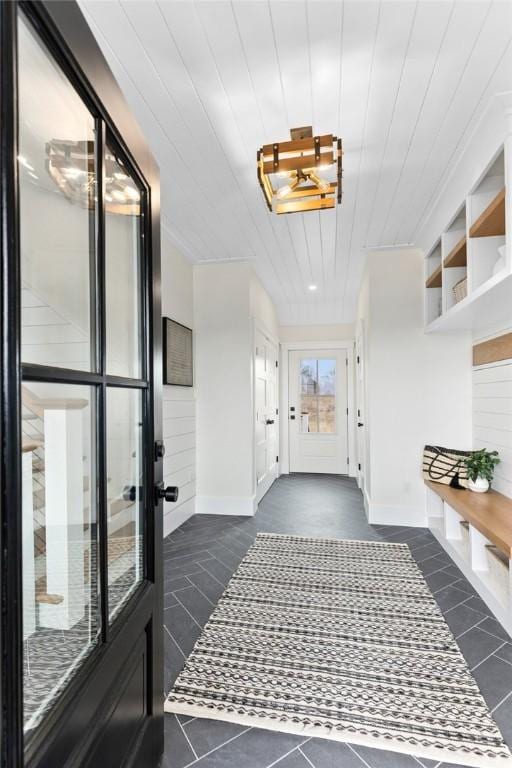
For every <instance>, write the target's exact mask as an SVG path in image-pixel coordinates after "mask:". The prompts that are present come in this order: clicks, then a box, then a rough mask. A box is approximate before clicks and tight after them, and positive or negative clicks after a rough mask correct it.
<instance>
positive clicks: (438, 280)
mask: <svg viewBox="0 0 512 768" xmlns="http://www.w3.org/2000/svg"><path fill="white" fill-rule="evenodd" d="M442 284H443V268H442V266H441V264H440V265H439V266H438V267H437V269H434V271H433V272H432V274H431V275H430V277H429V278H428V280H427V282H426V283H425V285H426V286H427V288H441V286H442Z"/></svg>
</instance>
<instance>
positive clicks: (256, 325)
mask: <svg viewBox="0 0 512 768" xmlns="http://www.w3.org/2000/svg"><path fill="white" fill-rule="evenodd" d="M257 330H258V331H259V332H260V333H262V334H263V335H264V336H266V337H267V339H268V340H269V341H271V342H272V344H274V345H275V347H276V350H277V362H278V366H277V373H276V394H277V404H278V410H279V413H278V414H277V415H276V421H277V429H276V441H277V444H276V450H277V455H278V456H279V461H278V462H277V469H276V476H275V478H274V480H277V478H278V477H279V475H280V474H281V471H280V466H281V418H280V414H281V406H280V403H281V394H280V388H281V344H280V342H279V339H278V338H277V336H275V335H274V334H273V333H272V331H270V330H269V329H268V328H267V327H266V325H265V323H263V322H262V321H261V320H260V319H259V318H258V317H254V316H253V318H252V327H251V344H252V348H251V421H252V427H251V429H252V488H253V498H254V499H255V511H256V509H257V508H258V504H259V502H260V501H261V499H262V498H263V496H264V495H265V493H267V491H268V490H269V489H270V487H271V485H272V483H273V482H274V480H273V481H272V483H270V485H269V486H268V488H266V490H265V493H263V494H262V496H261V497H260V498H258V482H257V478H256V379H255V372H256V331H257Z"/></svg>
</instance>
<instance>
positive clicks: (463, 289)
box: [452, 277, 468, 304]
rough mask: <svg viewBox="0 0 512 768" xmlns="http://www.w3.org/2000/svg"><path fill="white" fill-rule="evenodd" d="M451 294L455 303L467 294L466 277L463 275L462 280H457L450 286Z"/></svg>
mask: <svg viewBox="0 0 512 768" xmlns="http://www.w3.org/2000/svg"><path fill="white" fill-rule="evenodd" d="M452 291H453V296H454V299H455V303H456V304H457V303H458V302H459V301H462V299H465V298H466V296H467V295H468V278H467V277H463V278H462V280H459V282H458V283H455V285H454V286H453V288H452Z"/></svg>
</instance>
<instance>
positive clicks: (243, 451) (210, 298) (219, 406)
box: [194, 262, 278, 515]
mask: <svg viewBox="0 0 512 768" xmlns="http://www.w3.org/2000/svg"><path fill="white" fill-rule="evenodd" d="M194 315H195V332H196V357H195V360H196V382H197V478H198V481H197V482H198V485H197V511H198V512H199V513H210V514H232V515H252V514H254V511H255V508H256V480H255V445H254V394H253V392H254V381H253V378H254V375H253V349H254V326H255V323H257V324H258V325H259V326H260V327H261V328H263V329H264V330H265V331H266V332H267V333H268V334H270V335H271V336H273V337H274V338H277V336H278V325H277V315H276V311H275V307H274V305H273V304H272V301H271V299H270V297H269V296H268V294H267V292H266V291H265V289H264V288H263V286H262V285H261V283H260V282H259V280H258V279H257V278H256V276H255V275H254V273H253V271H252V268H251V266H250V265H249V264H248V263H246V262H233V263H226V262H223V263H221V264H202V265H196V266H195V267H194Z"/></svg>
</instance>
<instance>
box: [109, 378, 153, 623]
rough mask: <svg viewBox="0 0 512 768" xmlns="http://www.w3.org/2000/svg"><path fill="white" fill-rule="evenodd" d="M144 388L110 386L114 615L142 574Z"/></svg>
mask: <svg viewBox="0 0 512 768" xmlns="http://www.w3.org/2000/svg"><path fill="white" fill-rule="evenodd" d="M142 426H143V425H142V397H141V392H140V390H136V389H127V388H126V389H119V388H117V387H115V388H114V387H109V388H108V390H107V473H108V486H107V487H108V602H109V616H110V619H111V620H112V619H114V618H115V617H116V616H117V614H118V613H119V611H120V610H121V608H122V607H123V605H125V603H126V602H127V600H129V598H130V595H131V594H132V593H133V591H134V589H135V588H136V586H137V585H138V584H139V583H140V582H141V581H142V578H143V556H142V555H143V549H142V525H143V502H144V496H143V488H144V487H143V478H144V467H143V440H142V438H143V434H142Z"/></svg>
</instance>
